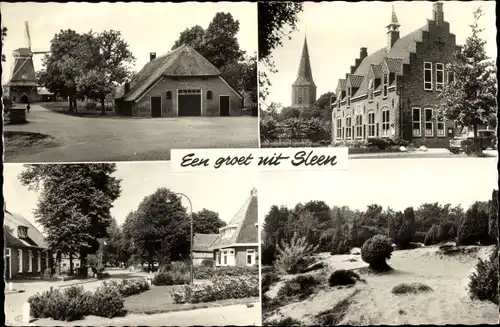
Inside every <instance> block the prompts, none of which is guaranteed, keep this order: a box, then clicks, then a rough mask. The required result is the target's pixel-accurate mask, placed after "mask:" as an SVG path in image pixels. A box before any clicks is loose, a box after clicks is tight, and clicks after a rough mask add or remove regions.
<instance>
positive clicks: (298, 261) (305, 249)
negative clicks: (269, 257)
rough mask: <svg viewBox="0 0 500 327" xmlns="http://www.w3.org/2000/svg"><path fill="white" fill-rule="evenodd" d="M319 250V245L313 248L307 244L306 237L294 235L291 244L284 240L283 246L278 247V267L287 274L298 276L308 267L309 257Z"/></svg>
mask: <svg viewBox="0 0 500 327" xmlns="http://www.w3.org/2000/svg"><path fill="white" fill-rule="evenodd" d="M317 248H318V246H317V245H316V246H312V245H310V244H309V243H307V241H306V238H305V237H298V236H297V234H294V235H293V237H292V239H291V240H290V242H286V241H285V240H282V241H281V245H278V246H277V247H276V249H277V253H278V255H277V260H276V265H277V267H279V269H280V270H282V271H283V272H285V273H287V274H296V273H298V272H299V271H300V269H302V268H305V267H306V266H307V265H308V264H307V262H306V261H307V257H308V256H309V255H311V254H313V253H314V251H316V249H317Z"/></svg>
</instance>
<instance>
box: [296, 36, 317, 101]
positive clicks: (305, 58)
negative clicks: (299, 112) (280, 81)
mask: <svg viewBox="0 0 500 327" xmlns="http://www.w3.org/2000/svg"><path fill="white" fill-rule="evenodd" d="M314 102H316V84H315V83H314V80H313V77H312V70H311V60H310V58H309V48H308V47H307V37H304V46H303V47H302V55H301V57H300V64H299V71H298V72H297V79H296V80H295V82H294V83H293V84H292V107H299V108H300V107H302V108H303V107H310V106H312V105H313V104H314Z"/></svg>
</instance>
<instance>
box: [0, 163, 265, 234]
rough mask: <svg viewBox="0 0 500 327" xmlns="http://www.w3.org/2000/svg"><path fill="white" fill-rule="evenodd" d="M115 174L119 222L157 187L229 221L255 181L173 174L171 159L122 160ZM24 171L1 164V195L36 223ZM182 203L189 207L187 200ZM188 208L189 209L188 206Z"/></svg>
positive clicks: (219, 175)
mask: <svg viewBox="0 0 500 327" xmlns="http://www.w3.org/2000/svg"><path fill="white" fill-rule="evenodd" d="M116 165H117V171H116V172H115V174H114V176H115V177H117V178H120V179H122V182H121V188H122V192H121V195H120V197H119V198H118V199H117V200H116V201H115V202H114V203H113V208H112V209H111V215H112V216H113V217H115V218H116V220H117V222H118V224H122V223H123V222H124V221H125V217H126V215H127V214H128V213H129V212H130V211H132V210H136V209H137V207H138V206H139V203H140V202H141V201H142V200H143V198H144V197H145V196H148V195H151V194H153V193H154V192H155V191H156V190H157V189H158V188H159V187H167V188H169V189H170V190H171V191H173V192H179V193H184V194H185V195H187V196H188V197H189V198H190V200H191V203H192V205H193V211H194V212H196V211H200V210H202V209H204V208H206V209H209V210H212V211H215V212H217V213H219V217H220V218H221V219H222V220H223V221H225V222H229V221H230V220H231V219H232V218H233V217H234V215H235V214H236V213H237V212H238V210H239V209H240V208H241V207H242V206H243V204H244V203H245V201H246V200H247V199H248V198H249V197H250V192H251V190H252V189H253V188H254V187H256V188H257V187H258V186H257V185H255V183H256V182H258V178H255V177H254V175H252V173H245V174H241V173H238V172H223V173H221V172H203V173H194V172H193V173H172V172H171V169H170V162H168V161H167V162H123V163H117V164H116ZM22 170H23V165H22V164H9V163H7V164H5V165H4V189H3V191H4V197H5V201H6V204H7V210H8V211H10V212H12V213H17V214H20V215H21V216H23V217H25V218H26V219H27V220H29V221H30V222H32V223H33V224H34V225H35V226H37V227H38V228H40V229H42V228H41V227H40V226H39V225H38V224H37V223H36V222H35V218H34V215H33V210H34V209H35V208H36V205H37V202H38V193H36V192H34V191H29V190H28V188H27V187H25V186H23V185H21V183H20V182H19V179H18V175H19V173H20V172H21V171H22ZM182 201H183V205H184V206H185V207H186V208H189V204H188V202H187V200H186V199H184V198H183V200H182ZM188 210H189V209H188Z"/></svg>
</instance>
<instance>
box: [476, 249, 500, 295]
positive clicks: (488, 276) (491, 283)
mask: <svg viewBox="0 0 500 327" xmlns="http://www.w3.org/2000/svg"><path fill="white" fill-rule="evenodd" d="M498 274H499V271H498V247H496V248H495V251H493V253H492V254H491V256H490V258H489V260H482V259H481V258H479V261H478V263H477V265H476V271H474V272H473V273H472V275H471V276H470V280H469V292H470V294H471V297H473V298H477V299H479V300H483V301H484V300H488V301H491V302H493V303H495V304H499V296H498Z"/></svg>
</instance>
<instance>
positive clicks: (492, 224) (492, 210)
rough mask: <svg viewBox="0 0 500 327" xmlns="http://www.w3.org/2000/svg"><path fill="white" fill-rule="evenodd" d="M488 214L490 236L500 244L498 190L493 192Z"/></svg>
mask: <svg viewBox="0 0 500 327" xmlns="http://www.w3.org/2000/svg"><path fill="white" fill-rule="evenodd" d="M488 212H489V216H490V219H489V224H488V230H489V235H490V237H491V239H492V240H494V241H496V242H497V244H498V243H499V242H498V190H493V192H492V194H491V200H490V203H489V206H488Z"/></svg>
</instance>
